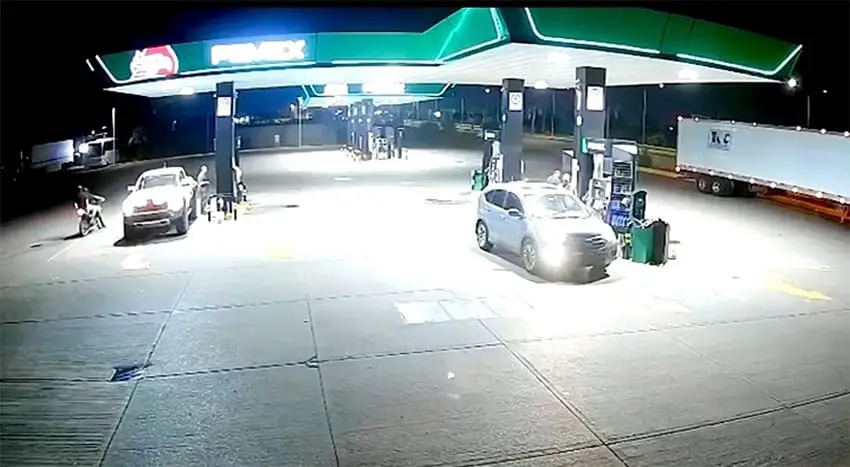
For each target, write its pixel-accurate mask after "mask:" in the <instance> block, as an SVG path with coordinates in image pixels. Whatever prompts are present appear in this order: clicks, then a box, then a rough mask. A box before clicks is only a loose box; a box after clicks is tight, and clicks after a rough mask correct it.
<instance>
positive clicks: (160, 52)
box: [130, 45, 180, 81]
mask: <svg viewBox="0 0 850 467" xmlns="http://www.w3.org/2000/svg"><path fill="white" fill-rule="evenodd" d="M179 72H180V60H179V59H178V57H177V53H176V52H175V51H174V48H172V47H171V46H170V45H161V46H157V47H147V48H144V49H142V50H137V51H136V53H135V54H133V59H132V60H130V80H131V81H137V80H143V79H152V78H167V77H169V76H173V75H176V74H177V73H179Z"/></svg>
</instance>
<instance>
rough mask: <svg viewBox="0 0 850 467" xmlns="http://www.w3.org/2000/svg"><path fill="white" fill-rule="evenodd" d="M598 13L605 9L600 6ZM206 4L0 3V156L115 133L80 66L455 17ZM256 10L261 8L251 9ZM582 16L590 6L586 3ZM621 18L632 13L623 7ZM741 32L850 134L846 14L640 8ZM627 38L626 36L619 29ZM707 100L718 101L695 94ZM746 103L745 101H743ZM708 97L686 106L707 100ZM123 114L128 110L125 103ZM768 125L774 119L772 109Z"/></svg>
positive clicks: (840, 8) (839, 4) (777, 8)
mask: <svg viewBox="0 0 850 467" xmlns="http://www.w3.org/2000/svg"><path fill="white" fill-rule="evenodd" d="M595 4H596V5H598V3H595ZM209 5H210V4H209V3H206V2H204V3H201V2H175V3H171V2H158V1H151V2H133V1H123V2H88V3H86V2H47V1H45V2H42V1H31V2H18V1H4V2H3V5H2V15H0V21H2V24H0V34H2V38H0V48H1V50H0V67H2V70H3V72H2V77H1V79H0V86H2V89H0V93H2V120H0V124H2V135H3V138H2V146H3V149H2V154H3V156H4V158H5V157H6V156H7V155H8V154H10V153H17V151H18V150H19V149H22V148H23V147H24V146H27V145H29V144H32V143H33V142H44V141H51V140H55V139H64V138H69V137H72V136H75V135H77V134H80V133H82V132H87V131H88V130H90V129H91V128H93V127H94V125H102V124H106V123H108V119H109V112H110V108H111V107H112V105H114V104H115V102H116V99H119V98H117V97H116V96H115V95H112V94H107V93H104V92H102V91H100V89H102V85H103V83H102V82H99V81H97V80H95V79H94V78H93V76H94V75H93V74H92V73H91V72H90V71H89V70H88V67H87V66H86V64H85V61H84V60H85V58H87V57H91V56H93V55H94V54H107V53H111V52H119V51H124V50H132V49H139V48H143V47H145V46H148V45H151V44H161V43H179V42H188V41H193V40H203V39H215V38H226V37H245V36H254V35H264V34H281V33H303V32H316V31H357V30H376V29H377V30H397V31H421V30H424V29H426V28H427V27H429V26H430V25H432V24H434V23H436V22H437V21H439V20H440V19H442V18H444V17H445V16H447V15H449V14H450V13H451V12H452V11H453V9H452V8H430V9H422V8H417V9H413V8H407V9H390V8H360V9H354V8H345V9H340V8H336V9H333V10H324V9H321V8H312V9H303V8H302V9H280V8H275V9H272V8H263V9H259V8H256V7H253V8H250V9H246V8H242V9H236V8H234V7H228V6H227V5H228V4H227V3H218V4H216V6H217V7H218V8H217V9H214V10H213V9H209V8H208V6H209ZM252 5H256V4H252ZM576 5H587V2H584V3H582V4H578V3H577V4H576ZM620 5H621V6H625V4H620ZM627 5H628V6H640V5H644V6H647V7H651V8H654V9H657V10H661V11H667V12H671V13H679V14H684V15H688V16H692V17H696V18H699V19H705V20H709V21H714V22H718V23H722V24H726V25H729V26H735V27H739V28H742V29H747V30H751V31H755V32H760V33H763V34H766V35H769V36H773V37H776V38H779V39H784V40H787V41H793V42H799V43H802V44H803V45H804V49H803V56H802V59H801V61H800V62H799V64H798V68H797V70H798V75H799V76H801V81H802V82H803V85H804V89H805V91H808V92H811V93H813V95H814V94H815V93H821V92H822V90H823V89H827V90H829V93H828V95H826V96H825V95H819V96H818V97H817V98H816V102H813V104H812V107H813V120H814V121H813V126H823V127H827V128H830V129H834V130H842V131H843V130H845V129H850V110H848V109H850V70H848V68H850V47H848V44H850V3H848V2H846V1H833V2H817V1H808V2H799V3H798V2H776V3H774V2H753V3H743V2H693V3H689V2H665V3H660V4H640V3H637V2H634V3H633V2H629V3H628V4H627ZM623 27H628V25H623ZM696 92H697V93H703V94H705V99H710V98H711V97H709V94H711V92H712V91H711V90H700V91H696ZM741 92H747V91H745V90H744V91H741ZM701 95H702V94H700V95H697V96H694V95H692V96H691V100H693V99H694V98H696V99H700V98H701V97H700V96H701ZM119 105H129V104H123V103H119ZM759 111H760V112H762V114H761V115H762V119H761V121H763V122H765V123H772V122H771V113H772V112H776V111H777V110H776V109H775V108H771V106H770V105H765V106H764V108H763V109H759Z"/></svg>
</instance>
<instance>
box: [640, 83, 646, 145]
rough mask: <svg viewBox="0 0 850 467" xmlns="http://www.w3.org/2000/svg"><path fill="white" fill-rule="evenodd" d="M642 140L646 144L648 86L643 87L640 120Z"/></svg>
mask: <svg viewBox="0 0 850 467" xmlns="http://www.w3.org/2000/svg"><path fill="white" fill-rule="evenodd" d="M640 142H641V143H643V144H646V88H643V110H642V113H641V120H640Z"/></svg>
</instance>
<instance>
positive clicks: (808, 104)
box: [806, 93, 812, 128]
mask: <svg viewBox="0 0 850 467" xmlns="http://www.w3.org/2000/svg"><path fill="white" fill-rule="evenodd" d="M811 127H812V95H811V94H809V93H806V128H811Z"/></svg>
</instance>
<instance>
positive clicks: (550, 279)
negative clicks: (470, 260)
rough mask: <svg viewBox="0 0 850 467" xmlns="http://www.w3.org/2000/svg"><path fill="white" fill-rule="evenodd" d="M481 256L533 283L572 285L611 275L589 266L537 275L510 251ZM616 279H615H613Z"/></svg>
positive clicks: (584, 283) (599, 279)
mask: <svg viewBox="0 0 850 467" xmlns="http://www.w3.org/2000/svg"><path fill="white" fill-rule="evenodd" d="M480 254H481V257H483V258H485V259H487V260H488V261H490V262H491V263H493V264H494V265H496V266H498V267H499V268H501V269H502V270H504V271H509V272H512V273H514V274H516V275H517V276H519V277H521V278H523V279H525V280H527V281H529V282H533V283H535V284H572V285H589V284H594V283H597V282H600V281H603V280H605V279H609V278H611V275H610V274H608V271H604V272H602V273H601V274H600V273H595V274H594V272H593V270H592V269H590V268H585V269H583V270H581V271H578V272H576V273H573V274H563V273H561V274H556V275H551V274H550V275H547V277H538V276H535V275H533V274H530V273H528V272H527V271H526V270H525V268H523V266H522V264H521V263H520V261H521V258H520V257H519V256H516V255H514V254H511V253H507V252H502V251H499V252H495V250H494V252H493V253H480ZM615 280H617V279H615Z"/></svg>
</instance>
